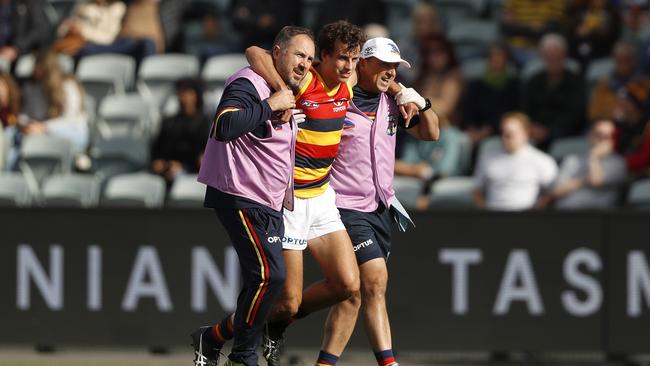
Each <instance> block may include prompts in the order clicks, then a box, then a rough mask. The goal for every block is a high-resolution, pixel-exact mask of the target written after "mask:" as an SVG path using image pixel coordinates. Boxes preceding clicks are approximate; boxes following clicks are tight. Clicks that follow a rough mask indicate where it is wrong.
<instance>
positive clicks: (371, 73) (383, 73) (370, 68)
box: [359, 57, 399, 93]
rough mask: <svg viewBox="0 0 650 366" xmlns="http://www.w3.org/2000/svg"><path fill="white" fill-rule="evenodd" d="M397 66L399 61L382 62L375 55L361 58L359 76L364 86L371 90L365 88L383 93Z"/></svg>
mask: <svg viewBox="0 0 650 366" xmlns="http://www.w3.org/2000/svg"><path fill="white" fill-rule="evenodd" d="M397 66H399V63H391V62H384V61H382V60H380V59H378V58H376V57H370V58H365V59H361V60H360V61H359V77H360V79H362V80H368V82H367V83H366V82H364V86H366V87H368V88H370V87H372V88H373V90H367V91H369V92H374V93H385V92H386V91H387V90H388V86H389V85H390V83H391V81H393V80H395V77H396V76H397Z"/></svg>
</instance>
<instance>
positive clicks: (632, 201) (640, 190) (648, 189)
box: [626, 178, 650, 210]
mask: <svg viewBox="0 0 650 366" xmlns="http://www.w3.org/2000/svg"><path fill="white" fill-rule="evenodd" d="M626 203H627V205H628V206H630V207H633V208H637V209H644V210H648V209H650V179H647V178H646V179H643V180H639V181H636V182H634V183H633V184H632V186H630V191H629V192H628V195H627V202H626Z"/></svg>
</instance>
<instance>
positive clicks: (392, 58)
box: [361, 37, 411, 69]
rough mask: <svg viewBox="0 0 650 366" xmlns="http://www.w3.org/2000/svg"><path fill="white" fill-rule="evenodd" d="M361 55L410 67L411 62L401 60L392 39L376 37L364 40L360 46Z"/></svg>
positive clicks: (397, 48)
mask: <svg viewBox="0 0 650 366" xmlns="http://www.w3.org/2000/svg"><path fill="white" fill-rule="evenodd" d="M361 57H363V58H369V57H376V58H378V59H380V60H382V61H384V62H391V63H393V62H399V63H401V64H402V65H404V66H406V67H408V68H409V69H410V68H411V64H409V63H408V62H407V61H405V60H403V59H402V57H401V56H400V53H399V47H397V45H396V44H395V42H393V40H392V39H389V38H384V37H377V38H372V39H369V40H367V41H366V43H364V44H363V47H362V48H361Z"/></svg>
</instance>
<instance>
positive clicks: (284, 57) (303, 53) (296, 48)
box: [273, 34, 316, 90]
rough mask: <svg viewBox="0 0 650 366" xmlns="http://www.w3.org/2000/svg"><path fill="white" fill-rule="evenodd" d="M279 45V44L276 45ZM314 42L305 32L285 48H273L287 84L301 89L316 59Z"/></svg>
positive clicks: (280, 72)
mask: <svg viewBox="0 0 650 366" xmlns="http://www.w3.org/2000/svg"><path fill="white" fill-rule="evenodd" d="M276 47H277V46H276ZM314 48H315V46H314V42H313V41H312V40H311V38H309V37H307V36H306V35H304V34H299V35H297V36H295V37H293V38H291V39H290V40H289V41H288V42H287V43H286V45H285V46H284V48H276V49H274V50H273V56H274V58H275V67H276V69H277V70H278V73H279V74H280V76H281V77H282V80H284V82H285V83H287V85H288V86H289V87H290V88H291V89H293V90H297V89H299V86H300V82H301V81H302V80H303V79H304V78H305V76H306V75H307V73H308V72H309V68H310V67H311V63H312V62H313V61H314V53H315V52H316V51H315V49H314Z"/></svg>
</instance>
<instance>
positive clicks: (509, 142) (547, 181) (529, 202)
mask: <svg viewBox="0 0 650 366" xmlns="http://www.w3.org/2000/svg"><path fill="white" fill-rule="evenodd" d="M530 126H531V122H530V119H529V118H528V116H527V115H525V114H523V113H520V112H510V113H506V114H505V115H504V116H503V118H502V120H501V142H502V146H501V148H500V149H496V150H495V151H493V152H488V153H486V155H485V156H482V157H481V158H480V160H479V162H478V165H477V169H476V173H475V184H476V186H475V191H474V203H475V205H476V206H477V207H478V208H487V209H490V210H503V211H518V210H527V209H532V208H535V207H541V202H542V201H541V200H539V198H540V193H541V192H543V191H544V190H546V189H548V188H550V187H551V185H552V184H553V183H554V181H555V178H556V176H557V171H558V169H557V164H556V163H555V161H554V160H553V158H551V157H550V156H548V155H547V154H545V153H543V152H542V151H540V150H538V149H536V148H535V147H533V146H531V145H530V144H529V143H528V139H529V133H530Z"/></svg>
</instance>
